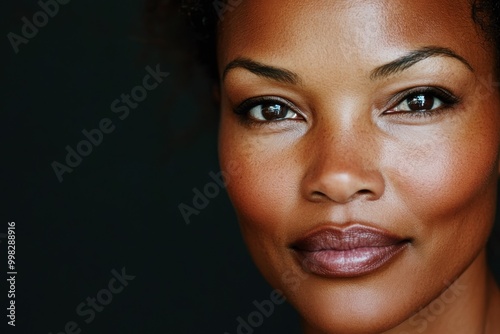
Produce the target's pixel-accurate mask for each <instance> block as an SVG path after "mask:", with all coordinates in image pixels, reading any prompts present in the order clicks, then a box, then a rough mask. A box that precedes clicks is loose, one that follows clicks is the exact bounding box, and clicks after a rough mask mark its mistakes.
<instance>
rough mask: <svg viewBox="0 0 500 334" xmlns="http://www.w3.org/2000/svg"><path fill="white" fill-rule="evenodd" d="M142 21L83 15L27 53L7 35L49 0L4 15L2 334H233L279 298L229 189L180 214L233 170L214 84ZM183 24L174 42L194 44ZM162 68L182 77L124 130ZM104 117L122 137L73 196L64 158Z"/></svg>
mask: <svg viewBox="0 0 500 334" xmlns="http://www.w3.org/2000/svg"><path fill="white" fill-rule="evenodd" d="M44 1H45V0H44ZM143 7H144V1H141V0H129V1H115V0H112V1H89V0H86V1H81V0H73V1H70V2H69V3H68V4H65V5H60V8H59V13H58V14H57V15H55V16H54V17H53V18H50V19H49V21H48V23H47V24H46V26H44V27H41V28H39V32H38V34H37V35H36V36H35V37H33V38H31V39H29V42H28V43H27V44H21V45H19V52H18V53H17V54H16V53H15V52H14V50H13V48H12V46H11V43H10V42H9V39H8V38H7V34H8V33H9V32H13V33H15V34H18V35H22V33H21V29H22V26H23V22H22V21H21V19H22V17H24V16H26V17H27V18H28V19H29V21H30V22H33V19H32V18H33V15H34V14H35V13H36V12H38V11H40V10H41V8H40V6H39V4H38V3H37V1H34V0H32V1H9V2H4V3H3V7H2V10H1V11H0V22H1V33H2V36H3V37H2V42H1V43H0V52H1V53H0V54H1V55H2V59H3V62H2V63H3V67H2V69H3V71H2V74H1V78H2V91H1V105H2V108H1V109H2V110H1V115H2V131H1V140H2V153H3V154H2V158H1V159H2V160H1V161H2V169H3V170H4V171H3V173H2V186H1V192H2V201H1V202H2V210H1V213H2V216H1V220H0V233H6V232H7V223H8V222H9V221H15V223H16V260H17V263H16V269H17V271H18V275H17V281H16V290H17V291H16V306H17V309H16V327H15V328H11V327H7V326H4V325H6V323H7V320H8V319H7V318H6V314H7V311H6V310H5V309H6V307H7V298H6V295H7V284H6V276H5V275H6V272H7V269H6V265H7V263H6V262H7V256H6V250H7V249H6V245H7V244H6V239H0V241H2V243H0V255H1V256H0V268H2V269H1V270H0V278H1V283H0V287H1V288H0V295H1V296H2V297H1V298H0V301H1V305H0V306H1V307H0V309H2V310H4V311H2V312H1V314H0V319H1V322H2V324H1V325H2V327H0V332H3V328H6V329H5V332H6V333H30V334H31V333H44V334H48V333H50V332H52V333H53V334H56V333H60V332H64V327H65V325H66V323H68V322H69V321H75V322H76V323H77V324H78V325H79V328H81V330H82V332H81V333H124V334H125V333H217V334H223V333H225V332H227V333H230V334H234V333H236V332H237V327H238V322H237V320H236V319H237V317H239V316H241V317H243V318H245V319H246V318H247V316H248V315H249V314H250V313H251V312H253V311H255V310H256V308H255V306H254V305H253V301H254V300H258V301H262V300H265V299H269V295H270V293H271V291H272V288H271V287H270V286H268V285H267V283H266V282H265V281H264V280H263V279H262V278H261V277H260V274H259V273H258V271H257V270H256V268H255V267H254V265H253V264H252V262H251V260H250V257H249V255H248V253H247V251H246V249H245V246H244V244H243V242H242V238H241V236H240V233H239V228H238V226H237V222H236V218H235V214H234V212H233V209H232V208H231V206H230V203H229V200H228V198H227V195H226V194H225V192H224V191H221V192H220V194H219V195H218V196H216V197H215V198H213V199H210V202H209V204H208V206H207V207H206V208H205V209H203V210H201V211H200V213H199V214H198V215H193V216H191V217H190V218H191V219H190V220H191V223H190V224H189V225H187V224H186V222H185V221H184V219H183V217H182V215H181V214H180V212H179V209H178V205H179V204H180V203H186V204H187V205H190V206H192V200H193V197H194V193H193V190H192V189H193V188H198V189H200V190H202V189H203V188H204V186H205V185H206V184H207V183H209V182H211V181H212V180H211V178H210V176H209V173H210V172H218V171H219V166H218V162H217V144H216V139H217V138H216V136H217V133H216V127H215V126H211V124H214V121H213V120H212V121H210V119H206V118H203V116H202V115H201V114H202V112H200V110H201V109H202V108H203V107H207V105H208V106H209V107H210V102H209V100H208V99H206V98H204V97H203V94H204V91H203V89H201V88H200V87H206V86H207V85H206V81H203V78H202V77H200V75H199V74H197V73H198V72H200V71H199V70H195V71H190V70H189V69H187V68H186V65H185V63H186V62H185V60H186V59H187V58H189V55H184V54H183V53H182V52H181V51H179V50H178V49H176V46H169V45H168V44H166V45H161V46H160V47H158V41H155V40H154V39H151V37H150V36H149V35H148V34H146V33H145V32H144V30H145V28H144V24H143V16H144V10H143ZM171 23H172V22H167V27H166V31H165V34H166V36H165V38H166V40H169V38H171V37H177V38H179V37H180V39H182V38H183V36H179V35H178V34H179V30H177V29H175V28H174V27H175V25H172V26H169V25H170V24H171ZM158 50H159V51H158ZM157 64H160V68H161V70H162V71H165V72H170V76H169V77H168V78H166V79H165V80H164V82H163V83H161V84H160V85H159V87H158V88H157V89H155V90H152V91H150V92H149V93H148V97H147V98H146V100H145V101H144V102H141V103H140V104H139V106H138V107H137V108H136V109H135V110H131V112H130V115H129V116H128V117H127V118H126V119H124V120H120V119H119V118H118V116H119V114H115V113H113V112H112V111H111V108H110V104H111V102H112V101H113V100H115V99H117V98H120V95H121V94H122V93H128V94H130V91H131V90H132V88H134V87H135V86H137V85H141V84H142V79H143V77H144V76H145V75H146V74H147V72H146V70H145V67H146V66H148V65H149V66H151V67H152V68H155V67H156V65H157ZM103 118H109V119H111V120H112V122H113V124H114V125H115V126H116V128H115V130H114V132H112V133H110V134H105V135H104V138H103V141H102V143H101V144H100V145H99V146H97V147H94V148H93V151H92V153H91V154H90V155H89V156H87V157H84V158H83V161H82V162H81V164H80V165H79V166H78V167H76V168H74V170H73V172H72V173H65V174H64V175H63V182H62V183H60V182H59V181H58V179H57V177H56V175H55V172H54V170H53V168H52V166H51V164H52V162H53V161H58V162H60V163H63V164H64V163H65V162H64V160H65V157H66V154H67V152H66V149H65V147H66V146H67V145H69V146H71V147H72V148H73V149H76V145H77V144H78V142H79V141H81V140H83V139H85V137H84V136H83V135H82V130H84V129H86V130H88V131H90V130H92V129H94V128H97V126H98V124H99V121H100V120H101V119H103ZM200 119H202V123H201V124H202V127H196V125H197V122H198V120H200ZM198 123H199V122H198ZM123 267H125V269H126V273H127V274H128V275H133V276H135V279H134V280H132V281H130V282H129V284H128V286H127V287H125V288H124V289H123V291H122V292H121V293H119V294H116V295H114V296H113V300H112V301H111V303H110V304H109V305H107V306H105V307H104V309H103V310H102V312H96V316H95V319H94V320H93V321H92V322H90V323H89V324H86V323H85V321H84V320H85V319H88V316H84V317H82V316H79V315H78V314H77V313H76V307H77V305H79V304H80V303H82V302H85V301H86V298H87V297H94V298H95V297H96V295H97V293H98V292H99V291H100V290H101V289H105V288H107V286H108V282H109V281H110V279H111V278H112V277H113V275H112V273H111V271H112V270H113V269H115V270H117V271H118V272H120V271H121V269H122V268H123ZM255 333H298V320H297V318H296V315H295V313H294V312H293V311H292V309H291V307H289V306H288V305H280V306H277V307H276V310H275V311H274V313H273V315H272V316H270V317H269V318H268V319H265V321H264V324H263V325H262V326H260V327H258V328H256V329H255Z"/></svg>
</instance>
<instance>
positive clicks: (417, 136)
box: [218, 0, 500, 334]
mask: <svg viewBox="0 0 500 334" xmlns="http://www.w3.org/2000/svg"><path fill="white" fill-rule="evenodd" d="M428 46H434V47H441V48H447V49H449V50H452V51H453V52H454V53H455V54H456V55H457V56H459V57H461V59H462V60H459V59H457V57H451V56H445V55H436V56H432V57H429V58H426V59H424V60H422V61H419V62H417V63H415V64H413V65H412V66H409V67H408V68H406V69H404V70H402V71H398V72H395V73H390V74H388V75H384V76H378V77H377V78H374V75H373V73H374V71H375V70H376V69H377V68H379V67H380V66H382V65H384V64H388V63H391V62H392V61H394V60H396V59H399V58H400V57H402V56H404V55H407V54H409V53H410V52H412V51H414V50H419V49H422V48H423V47H428ZM241 57H244V58H245V59H250V60H252V61H254V62H258V63H260V64H264V65H266V66H273V67H279V68H280V69H283V70H286V71H288V72H293V75H291V76H290V77H287V78H282V79H286V80H281V81H279V80H275V79H273V78H269V77H267V76H266V75H263V74H262V73H260V74H259V73H255V71H252V70H251V69H248V68H244V67H241V66H239V65H238V64H236V65H235V64H234V63H233V65H231V67H232V68H231V69H228V70H226V71H225V68H226V67H227V66H228V64H230V63H231V62H232V61H234V60H235V59H238V58H241ZM218 62H219V64H218V65H219V68H220V75H221V90H220V98H221V123H220V144H219V151H220V161H221V165H222V169H223V170H226V171H228V176H230V177H231V182H229V183H228V187H227V190H228V193H229V196H230V198H231V201H232V202H233V204H234V207H235V209H236V212H237V215H238V219H239V222H240V226H241V230H242V233H243V236H244V239H245V241H246V243H247V246H248V249H249V251H250V253H251V255H252V257H253V259H254V261H255V263H256V265H257V267H258V268H259V270H260V271H261V272H262V274H263V275H264V277H265V278H266V279H267V280H268V281H269V282H270V284H271V285H272V286H273V287H275V288H278V289H280V290H281V291H283V293H284V295H285V296H286V298H287V299H288V301H289V302H290V303H291V304H292V305H293V306H294V307H295V308H296V309H297V310H298V312H299V313H300V315H301V317H302V318H303V329H304V333H307V334H317V333H350V334H352V333H391V334H392V333H395V334H404V333H466V334H474V333H491V334H493V333H498V332H500V322H499V317H498V314H500V293H499V290H498V287H497V285H496V284H495V282H494V280H493V278H492V276H491V273H490V271H489V270H488V268H487V265H486V259H485V258H486V256H485V245H486V242H487V240H488V237H489V235H490V231H491V228H492V225H493V221H494V216H495V207H496V200H497V198H496V191H497V187H498V176H499V173H500V170H499V151H500V98H499V94H498V91H497V89H495V88H494V87H493V86H492V84H491V78H492V73H494V68H495V63H494V58H493V49H492V48H491V46H490V45H489V44H487V43H486V42H485V41H484V36H483V35H482V33H481V31H480V30H479V29H478V28H477V27H476V26H475V25H474V23H473V22H472V20H471V18H470V6H469V4H468V1H466V0H462V1H457V0H441V1H434V0H421V1H406V0H391V1H389V0H387V1H383V0H380V1H331V0H329V1H326V0H325V1H322V0H315V1H301V2H300V3H299V2H297V1H292V0H280V1H270V0H253V1H243V2H242V4H240V5H239V6H238V7H237V8H235V9H234V10H233V11H231V12H227V14H226V16H225V17H224V20H223V21H222V22H221V23H220V27H219V40H218ZM464 62H467V63H468V65H466V64H465V63H464ZM288 72H287V73H288ZM289 74H290V73H289ZM292 79H293V80H292ZM292 81H295V82H294V83H292ZM415 87H440V88H443V89H446V90H447V91H448V92H450V93H452V94H453V95H454V96H457V97H458V100H459V101H458V102H456V103H450V105H448V104H446V105H445V106H443V107H439V108H437V109H436V110H434V111H431V114H429V115H427V116H423V117H418V116H417V117H416V116H415V114H416V113H418V112H413V114H412V112H408V111H402V110H405V109H404V108H402V104H401V103H402V102H404V100H405V98H404V96H405V95H404V92H406V91H408V90H409V89H411V88H415ZM400 93H403V94H400ZM398 94H399V95H398ZM259 96H271V97H279V98H281V99H282V101H288V102H287V103H289V104H290V105H291V106H292V108H291V110H293V111H292V112H291V113H289V114H288V116H290V115H292V116H290V117H288V116H287V117H288V118H287V119H283V120H278V121H276V120H275V121H267V122H258V121H257V122H253V123H252V122H248V118H244V117H242V116H240V115H237V114H235V113H234V112H233V110H234V109H235V108H237V107H238V106H239V105H240V104H241V103H242V102H243V101H245V100H248V99H250V98H254V97H259ZM427 99H430V100H431V101H432V102H434V105H439V100H438V99H437V98H436V100H435V99H433V97H432V96H431V97H429V96H427ZM431 105H432V103H431ZM258 111H259V110H258V109H254V113H253V114H251V115H255V114H256V113H257V114H258ZM255 112H256V113H255ZM260 115H261V114H260ZM244 119H246V120H247V121H244ZM250 119H251V118H250ZM235 163H236V165H237V168H234V164H235ZM352 222H362V224H364V225H366V226H371V227H376V228H379V229H384V230H387V231H390V232H391V233H393V234H395V235H397V236H400V237H402V238H407V239H410V240H411V243H410V244H409V245H408V247H406V248H405V249H404V250H403V251H402V252H401V253H400V254H399V255H398V256H397V257H396V258H394V259H393V260H392V261H391V262H389V263H388V264H386V265H385V266H383V267H382V268H380V269H379V270H377V271H375V272H372V273H370V274H367V275H364V276H361V277H354V278H325V277H321V276H318V275H314V274H311V273H307V272H305V271H304V270H303V268H302V267H301V266H300V263H298V261H297V260H296V258H295V257H294V256H293V250H292V249H291V248H290V245H291V244H292V243H293V242H294V241H295V240H297V239H298V238H301V237H303V236H304V235H305V234H306V233H308V232H309V231H311V230H312V229H314V228H317V227H319V226H326V225H334V226H338V227H345V226H348V225H349V224H351V223H352ZM438 304H439V305H438ZM438 306H439V307H438Z"/></svg>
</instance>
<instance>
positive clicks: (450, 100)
mask: <svg viewBox="0 0 500 334" xmlns="http://www.w3.org/2000/svg"><path fill="white" fill-rule="evenodd" d="M419 95H426V96H430V97H431V98H433V99H438V100H439V101H441V102H442V105H441V106H439V107H436V108H434V109H432V110H420V111H391V109H394V108H397V107H398V106H400V105H401V104H403V103H405V102H407V101H408V100H410V99H411V98H412V97H417V96H419ZM390 101H395V103H390V102H389V103H390V104H391V105H392V106H391V107H390V108H389V109H388V110H387V111H385V112H384V113H383V115H384V116H391V115H394V116H398V117H412V118H422V117H434V116H438V115H439V114H441V113H442V112H444V111H446V110H449V109H451V108H453V107H454V106H455V105H457V104H458V103H460V99H459V98H458V97H457V96H455V95H453V94H452V93H450V92H448V91H447V90H445V89H443V88H438V87H418V88H413V89H409V90H406V91H404V92H401V93H399V94H396V95H395V96H394V97H393V98H391V99H390Z"/></svg>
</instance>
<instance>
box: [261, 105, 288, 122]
mask: <svg viewBox="0 0 500 334" xmlns="http://www.w3.org/2000/svg"><path fill="white" fill-rule="evenodd" d="M284 113H285V111H284V108H282V107H281V106H280V105H279V104H274V105H268V106H264V108H263V109H262V116H264V118H265V119H267V120H273V119H277V118H283V117H285V116H286V114H284Z"/></svg>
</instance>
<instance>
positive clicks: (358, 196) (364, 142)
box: [302, 129, 385, 204]
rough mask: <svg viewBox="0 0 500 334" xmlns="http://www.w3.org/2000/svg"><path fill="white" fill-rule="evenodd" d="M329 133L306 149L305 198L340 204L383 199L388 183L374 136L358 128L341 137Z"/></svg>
mask: <svg viewBox="0 0 500 334" xmlns="http://www.w3.org/2000/svg"><path fill="white" fill-rule="evenodd" d="M323 133H325V132H323ZM327 133H329V134H328V135H319V136H315V137H316V138H314V139H313V140H312V141H311V145H309V148H308V149H306V151H307V152H308V157H306V161H307V163H306V170H305V175H304V177H303V179H302V191H303V194H304V196H305V197H306V198H307V199H308V200H309V201H312V202H325V201H326V202H335V203H338V204H346V203H349V202H351V201H355V200H365V201H374V200H377V199H379V198H380V197H381V196H382V194H383V193H384V189H385V181H384V178H383V175H382V173H381V171H380V163H379V162H380V156H379V153H380V148H379V145H378V144H377V141H376V140H375V139H374V136H371V135H370V134H369V132H367V131H355V130H354V129H350V130H349V131H342V132H341V133H339V134H337V135H336V134H334V133H332V131H330V132H327ZM313 137H314V136H313Z"/></svg>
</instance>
